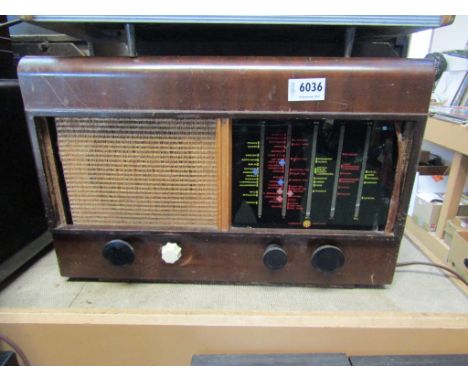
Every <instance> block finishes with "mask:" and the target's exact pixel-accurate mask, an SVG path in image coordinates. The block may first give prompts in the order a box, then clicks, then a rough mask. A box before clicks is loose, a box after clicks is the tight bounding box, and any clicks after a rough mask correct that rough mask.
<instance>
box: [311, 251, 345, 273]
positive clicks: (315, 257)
mask: <svg viewBox="0 0 468 382" xmlns="http://www.w3.org/2000/svg"><path fill="white" fill-rule="evenodd" d="M344 262H345V257H344V255H343V251H342V250H341V249H339V248H338V247H335V246H333V245H322V246H321V247H319V248H317V249H316V251H315V252H314V253H313V254H312V266H313V267H314V268H317V269H320V270H321V271H325V272H333V271H335V270H337V269H338V268H340V267H342V266H343V264H344Z"/></svg>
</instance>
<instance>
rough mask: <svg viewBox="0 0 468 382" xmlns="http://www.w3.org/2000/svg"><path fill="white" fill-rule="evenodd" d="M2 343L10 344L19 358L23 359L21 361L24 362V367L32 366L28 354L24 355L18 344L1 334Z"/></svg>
mask: <svg viewBox="0 0 468 382" xmlns="http://www.w3.org/2000/svg"><path fill="white" fill-rule="evenodd" d="M0 341H3V342H5V343H6V344H8V345H9V346H10V347H11V348H12V349H13V350H14V351H15V352H16V353H17V354H18V356H19V357H20V358H21V361H23V365H24V366H31V363H30V362H29V359H28V357H26V354H24V352H23V350H22V349H21V348H20V347H19V346H18V345H17V344H16V342H14V341H13V340H11V339H10V338H8V337H6V336H4V335H2V334H0Z"/></svg>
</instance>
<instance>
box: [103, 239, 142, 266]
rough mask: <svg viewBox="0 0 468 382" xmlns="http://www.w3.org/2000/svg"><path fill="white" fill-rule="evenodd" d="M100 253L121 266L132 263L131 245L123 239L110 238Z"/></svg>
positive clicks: (133, 254)
mask: <svg viewBox="0 0 468 382" xmlns="http://www.w3.org/2000/svg"><path fill="white" fill-rule="evenodd" d="M102 255H103V256H104V257H105V258H106V259H107V260H109V261H110V262H111V263H112V264H113V265H117V266H123V265H127V264H131V263H133V260H135V252H134V250H133V247H132V246H131V245H130V244H128V243H127V242H126V241H123V240H111V241H109V242H108V243H107V244H106V245H105V246H104V248H103V249H102Z"/></svg>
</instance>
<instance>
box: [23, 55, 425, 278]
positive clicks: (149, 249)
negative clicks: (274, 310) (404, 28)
mask: <svg viewBox="0 0 468 382" xmlns="http://www.w3.org/2000/svg"><path fill="white" fill-rule="evenodd" d="M315 77H326V78H327V85H326V89H327V90H326V99H325V101H321V102H288V101H287V86H288V85H287V82H288V81H287V80H288V79H289V78H315ZM19 78H20V85H21V89H22V94H23V97H24V100H25V105H26V110H27V114H28V118H29V121H30V124H29V125H30V126H29V127H30V133H31V136H32V138H33V143H34V145H35V147H36V148H35V154H36V161H37V163H38V166H37V167H38V169H39V170H40V171H39V175H40V179H42V181H41V185H42V188H43V190H42V191H43V194H44V195H46V196H47V197H45V198H44V199H45V201H46V203H47V204H48V206H47V210H48V211H52V212H53V211H55V214H56V215H59V216H61V217H62V218H61V219H57V218H55V219H50V220H49V222H50V227H51V229H53V231H54V238H55V245H56V249H57V254H58V259H59V264H60V269H61V272H62V274H63V275H64V276H68V277H79V278H91V279H106V280H147V281H171V282H172V281H174V282H234V283H280V284H304V285H309V284H310V285H346V286H352V285H382V284H388V283H390V282H391V280H392V277H393V272H394V268H395V262H396V257H397V253H398V247H399V244H400V240H401V237H402V234H403V230H404V223H405V219H406V211H407V207H408V203H409V199H410V194H411V190H412V184H413V180H414V175H415V171H416V165H417V159H418V153H419V147H420V143H421V140H422V136H423V133H424V125H425V121H426V113H427V107H428V102H429V97H430V92H431V88H432V82H433V68H432V66H431V65H430V64H429V63H428V62H424V61H420V60H419V61H418V60H411V61H409V60H401V59H316V58H313V59H307V58H255V57H252V58H235V57H234V58H232V57H231V58H215V57H213V58H200V57H196V58H194V57H184V58H170V57H166V58H135V59H132V58H115V59H114V58H113V59H108V58H60V59H57V58H50V57H47V58H25V59H23V60H22V61H21V64H20V67H19ZM123 89H124V90H123ZM57 116H79V117H135V118H136V117H151V118H156V117H165V118H217V119H218V121H219V122H218V125H217V133H218V135H217V139H218V140H217V145H218V150H217V163H216V165H217V166H218V168H219V169H222V171H223V173H224V172H225V171H226V170H228V172H230V171H229V170H230V166H231V164H230V159H231V158H230V152H231V145H232V144H235V142H231V141H230V137H231V134H230V119H231V118H234V117H240V118H242V117H249V118H252V117H259V118H281V117H282V118H284V117H288V118H349V119H357V118H358V119H377V118H378V119H381V120H396V121H402V123H401V126H403V128H402V134H401V138H402V141H401V142H402V144H401V145H400V147H399V149H400V152H399V163H398V168H397V173H396V177H397V179H396V182H395V184H396V187H395V189H394V193H393V196H392V202H391V206H390V210H389V218H388V221H387V226H386V230H385V232H371V231H354V232H348V231H346V232H345V231H340V230H336V231H329V230H327V231H321V230H311V231H307V232H305V231H301V232H296V231H297V230H274V229H271V230H270V229H257V230H252V229H250V230H249V229H233V228H231V227H230V207H228V206H229V205H230V197H228V194H229V193H230V188H231V186H230V179H229V177H226V174H224V177H223V176H221V178H219V179H218V184H217V192H218V195H219V196H221V197H220V199H219V202H220V203H219V204H218V209H221V208H222V209H223V211H218V216H217V221H218V230H216V229H214V230H202V229H199V228H198V227H193V228H191V229H188V230H184V231H171V230H163V229H160V230H157V229H155V228H154V227H148V229H147V230H145V231H142V230H141V229H140V230H139V229H134V228H132V227H119V229H115V227H112V226H111V225H109V227H100V228H99V229H98V228H96V227H83V226H75V225H70V224H69V225H64V218H63V210H64V209H65V212H66V210H67V206H66V203H65V206H64V207H62V206H58V205H57V201H60V200H61V199H60V195H58V196H57V195H56V194H58V193H59V190H58V188H57V187H55V186H54V184H55V183H57V180H58V181H60V178H61V175H60V174H57V173H55V174H54V171H58V169H57V167H56V166H52V165H51V164H50V163H47V161H46V160H45V159H47V158H52V157H53V152H52V151H53V150H54V147H53V145H46V144H44V142H45V140H44V139H40V140H39V141H38V140H37V132H36V129H38V128H39V129H40V130H41V131H43V130H44V128H43V123H42V122H43V121H44V119H43V118H38V117H52V118H53V117H57ZM47 130H48V129H47ZM52 130H53V129H52ZM52 133H53V131H52ZM402 148H403V149H404V150H403V149H402ZM55 149H56V148H55ZM41 153H42V154H41ZM228 153H229V155H227V154H228ZM44 169H45V171H44ZM44 173H45V174H46V176H45V175H44ZM221 175H222V174H221ZM62 196H63V197H62V199H63V198H65V199H63V200H67V195H62ZM226 208H227V209H228V211H225V210H224V209H226ZM57 211H58V212H59V213H57ZM112 239H123V240H128V241H129V242H130V243H131V244H132V246H133V247H134V248H135V251H136V257H135V262H134V263H133V264H132V265H128V266H124V267H116V266H114V265H111V264H110V263H109V262H108V261H107V260H106V259H104V257H103V256H102V255H101V252H102V248H103V246H104V245H105V244H106V243H107V242H108V241H109V240H112ZM167 241H177V242H178V243H179V244H180V245H181V246H182V248H183V258H182V259H181V260H180V262H179V263H177V264H175V265H173V266H171V265H167V264H163V263H162V261H161V257H160V249H161V246H162V245H163V244H164V243H165V242H167ZM271 243H277V244H280V245H282V246H284V248H285V249H286V251H287V252H288V256H289V260H288V263H287V265H286V267H285V268H284V269H282V270H279V271H271V270H268V269H267V268H266V267H265V266H264V265H263V262H262V255H263V252H264V250H265V248H266V246H267V245H269V244H271ZM324 244H332V245H336V246H339V247H340V248H342V249H343V251H344V253H345V258H346V261H345V265H344V267H343V268H340V269H339V270H337V271H335V272H333V273H326V272H322V271H319V270H316V269H314V268H312V266H311V265H310V256H311V254H312V253H313V251H314V250H315V249H316V248H317V247H318V246H320V245H324Z"/></svg>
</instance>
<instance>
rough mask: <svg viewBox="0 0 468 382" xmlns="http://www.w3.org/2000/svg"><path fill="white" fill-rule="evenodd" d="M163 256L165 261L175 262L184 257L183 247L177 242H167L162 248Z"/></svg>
mask: <svg viewBox="0 0 468 382" xmlns="http://www.w3.org/2000/svg"><path fill="white" fill-rule="evenodd" d="M161 256H162V259H163V261H164V262H165V263H167V264H174V263H176V262H177V260H179V259H180V258H181V257H182V248H181V247H179V245H178V244H177V243H166V244H164V245H163V247H162V249H161Z"/></svg>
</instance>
